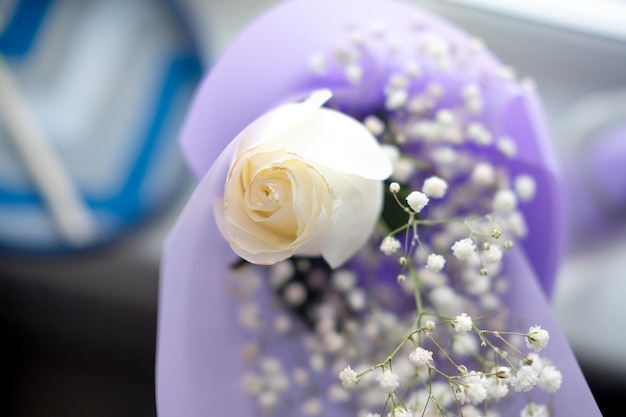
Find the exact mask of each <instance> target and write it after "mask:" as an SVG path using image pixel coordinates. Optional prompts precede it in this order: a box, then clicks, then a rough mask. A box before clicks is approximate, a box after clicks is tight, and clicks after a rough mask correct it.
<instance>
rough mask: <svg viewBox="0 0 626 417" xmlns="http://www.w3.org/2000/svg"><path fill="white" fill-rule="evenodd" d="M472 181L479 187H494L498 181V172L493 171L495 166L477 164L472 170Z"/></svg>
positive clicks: (482, 163) (484, 163)
mask: <svg viewBox="0 0 626 417" xmlns="http://www.w3.org/2000/svg"><path fill="white" fill-rule="evenodd" d="M471 180H472V182H473V183H474V184H476V185H479V186H489V185H493V183H494V182H495V181H496V172H495V170H494V169H493V165H491V164H488V163H486V162H481V163H479V164H477V165H476V166H475V167H474V169H473V170H472V175H471Z"/></svg>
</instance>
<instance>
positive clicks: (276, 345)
mask: <svg viewBox="0 0 626 417" xmlns="http://www.w3.org/2000/svg"><path fill="white" fill-rule="evenodd" d="M322 3H324V1H322ZM327 3H328V4H326V6H328V7H333V8H334V13H333V14H332V15H328V13H327V12H325V10H328V9H327V8H325V7H324V5H322V4H320V2H319V1H318V2H313V1H310V0H298V1H292V2H289V3H285V4H283V5H281V6H280V7H278V8H276V9H275V10H274V11H273V12H271V13H269V14H267V15H265V16H264V17H263V18H261V19H259V20H258V21H257V22H255V23H254V24H253V25H252V26H251V27H250V28H249V29H248V31H246V32H244V34H242V36H241V37H240V38H239V39H238V40H237V41H235V43H234V44H233V47H232V48H231V49H230V50H229V51H228V52H227V53H226V55H225V56H224V57H223V58H222V61H221V63H220V64H218V66H216V68H214V70H213V72H212V74H211V75H210V76H209V77H208V78H207V80H206V82H205V84H204V85H203V87H202V89H201V90H200V92H199V95H198V97H199V99H198V101H197V102H196V105H195V106H194V108H193V109H192V112H191V115H190V119H189V122H188V125H187V127H186V130H185V132H183V146H184V148H185V149H186V151H187V156H188V159H189V161H190V164H191V165H192V167H193V168H194V169H195V170H196V172H197V173H198V174H199V175H203V176H204V178H203V179H202V181H201V182H200V184H199V186H198V189H197V190H196V192H195V193H194V196H193V197H192V199H191V200H190V202H189V204H188V205H187V207H186V209H185V211H184V212H183V214H182V215H181V218H180V220H179V222H178V223H177V226H176V227H175V229H174V231H173V232H172V235H171V237H170V240H169V242H168V246H167V248H166V252H165V255H164V262H163V272H162V286H161V301H160V318H159V351H158V374H157V377H158V380H157V399H158V406H159V415H161V416H168V415H172V416H174V415H186V416H204V415H219V414H225V413H228V414H230V415H236V416H252V415H268V416H272V415H274V416H287V415H289V416H294V415H297V416H317V415H320V416H337V417H339V416H359V417H380V416H389V417H407V416H467V417H472V416H495V415H503V416H504V415H506V416H508V415H518V416H522V417H530V416H535V417H536V416H552V415H554V416H559V415H573V414H574V413H576V414H580V412H581V411H583V410H584V414H585V415H599V412H598V411H597V408H596V406H595V403H594V402H593V398H592V397H591V395H590V393H589V391H588V388H587V387H586V384H585V382H584V378H583V377H582V375H581V374H580V371H579V369H578V367H577V365H576V362H575V360H574V358H573V356H572V355H571V352H570V351H569V349H568V347H567V343H566V342H565V340H564V338H563V336H562V334H561V333H560V331H559V329H558V326H557V325H556V323H555V322H554V320H553V318H552V316H551V314H550V311H549V307H548V305H547V302H546V299H545V295H544V294H543V291H549V290H550V287H551V276H550V274H553V273H554V268H555V263H556V258H557V257H558V240H559V236H558V234H559V229H558V222H557V221H556V216H555V213H556V211H558V203H557V201H558V198H557V197H555V195H554V194H555V193H557V192H558V183H557V181H556V179H555V175H554V169H553V168H554V167H553V165H552V160H551V158H550V157H549V156H547V155H548V153H549V150H548V147H547V145H546V144H545V143H543V142H542V139H541V138H542V137H543V136H542V135H543V131H542V129H541V123H542V122H541V118H540V115H539V114H538V112H537V109H538V107H536V106H537V102H536V100H535V98H534V97H535V96H534V92H533V89H532V87H531V86H529V85H528V84H520V83H518V82H517V81H515V80H514V77H513V75H512V73H511V71H510V70H509V69H506V68H504V67H503V66H502V65H501V64H499V63H498V62H497V61H496V60H495V59H494V58H493V57H491V56H490V55H489V54H488V52H486V51H485V50H484V47H483V46H482V44H481V43H480V42H477V41H475V40H472V39H471V38H467V37H466V36H465V35H463V34H461V33H460V32H457V31H456V30H455V29H453V28H450V27H449V26H448V25H446V24H445V23H444V22H441V21H440V20H438V19H437V18H436V17H434V16H430V15H428V14H426V13H424V12H422V11H420V10H418V9H416V8H414V7H412V6H410V5H408V4H405V3H400V2H394V1H389V0H374V1H369V2H365V3H362V2H358V1H351V0H344V1H341V2H336V3H332V6H331V2H327ZM316 16H322V17H324V20H323V21H324V25H323V30H319V28H318V31H314V29H315V28H316V27H317V26H316V24H315V22H316V19H315V17H316ZM294 21H296V22H298V23H301V24H302V25H301V26H298V29H297V30H295V31H294V32H290V33H289V35H290V36H288V37H286V36H285V32H284V31H281V30H279V28H281V27H282V28H284V27H286V26H285V25H287V23H289V24H290V25H292V24H293V22H294ZM318 21H321V20H318ZM289 27H292V26H289ZM259 45H273V46H274V47H276V50H279V51H281V53H280V54H274V55H272V57H271V59H267V57H263V56H259V53H261V52H259ZM279 46H280V47H279ZM261 58H263V59H261ZM248 61H250V62H255V63H257V64H258V65H256V66H255V70H256V73H255V74H254V76H251V77H243V76H242V75H241V73H240V72H238V71H237V69H239V68H241V67H251V66H249V65H248V63H249V62H248ZM234 86H236V87H234ZM232 88H237V91H241V92H242V93H241V94H246V99H245V100H244V99H242V97H241V94H233V91H232V90H231V89H232ZM209 109H211V110H212V111H213V112H214V114H213V115H211V114H209V113H207V111H208V110H209ZM235 109H238V110H240V111H239V112H235V111H234V110H235ZM230 110H232V112H230ZM212 117H213V118H214V119H213V120H212V121H211V120H210V119H211V118H212ZM208 119H209V120H208ZM217 121H220V122H222V123H216V122H217ZM207 132H212V134H214V135H216V137H218V138H220V140H224V141H225V142H228V144H227V145H226V143H225V146H224V147H220V146H215V144H213V145H209V144H207V141H206V140H204V138H205V137H206V135H207V134H208V133H207ZM218 155H219V156H218ZM542 199H543V201H542ZM538 200H539V202H538ZM537 210H540V211H539V212H537ZM546 217H547V218H546ZM555 223H556V224H557V226H555ZM536 228H539V229H538V230H541V232H539V233H537V232H534V230H537V229H536ZM546 242H548V243H550V244H552V246H554V247H555V248H552V249H551V250H549V251H547V252H546V250H545V247H546ZM538 249H544V250H543V251H542V250H539V251H538ZM235 254H236V255H237V256H234V255H235ZM538 274H543V275H544V277H543V279H542V280H540V279H538V278H537V275H538ZM573 395H575V397H572V396H573ZM572 398H575V399H572Z"/></svg>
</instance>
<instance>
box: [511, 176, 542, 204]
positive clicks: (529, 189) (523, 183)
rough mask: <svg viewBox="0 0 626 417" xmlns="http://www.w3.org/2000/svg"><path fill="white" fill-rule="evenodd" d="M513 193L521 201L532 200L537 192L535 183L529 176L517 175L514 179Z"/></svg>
mask: <svg viewBox="0 0 626 417" xmlns="http://www.w3.org/2000/svg"><path fill="white" fill-rule="evenodd" d="M514 187H515V193H516V194H517V196H518V197H519V199H520V200H522V201H528V200H532V198H533V197H534V196H535V192H536V191H537V183H536V182H535V179H534V178H533V177H531V176H530V175H519V176H517V177H516V178H515V186H514Z"/></svg>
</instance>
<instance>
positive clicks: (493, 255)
mask: <svg viewBox="0 0 626 417" xmlns="http://www.w3.org/2000/svg"><path fill="white" fill-rule="evenodd" d="M501 259H502V249H500V248H499V247H497V246H494V245H489V248H488V249H487V250H484V251H483V261H484V262H485V263H486V264H497V263H498V262H500V260H501Z"/></svg>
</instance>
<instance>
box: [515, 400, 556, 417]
mask: <svg viewBox="0 0 626 417" xmlns="http://www.w3.org/2000/svg"><path fill="white" fill-rule="evenodd" d="M519 415H520V417H549V416H550V411H549V410H548V407H546V406H545V405H543V404H535V403H528V404H526V406H525V407H524V408H523V409H522V411H521V412H520V414H519Z"/></svg>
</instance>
